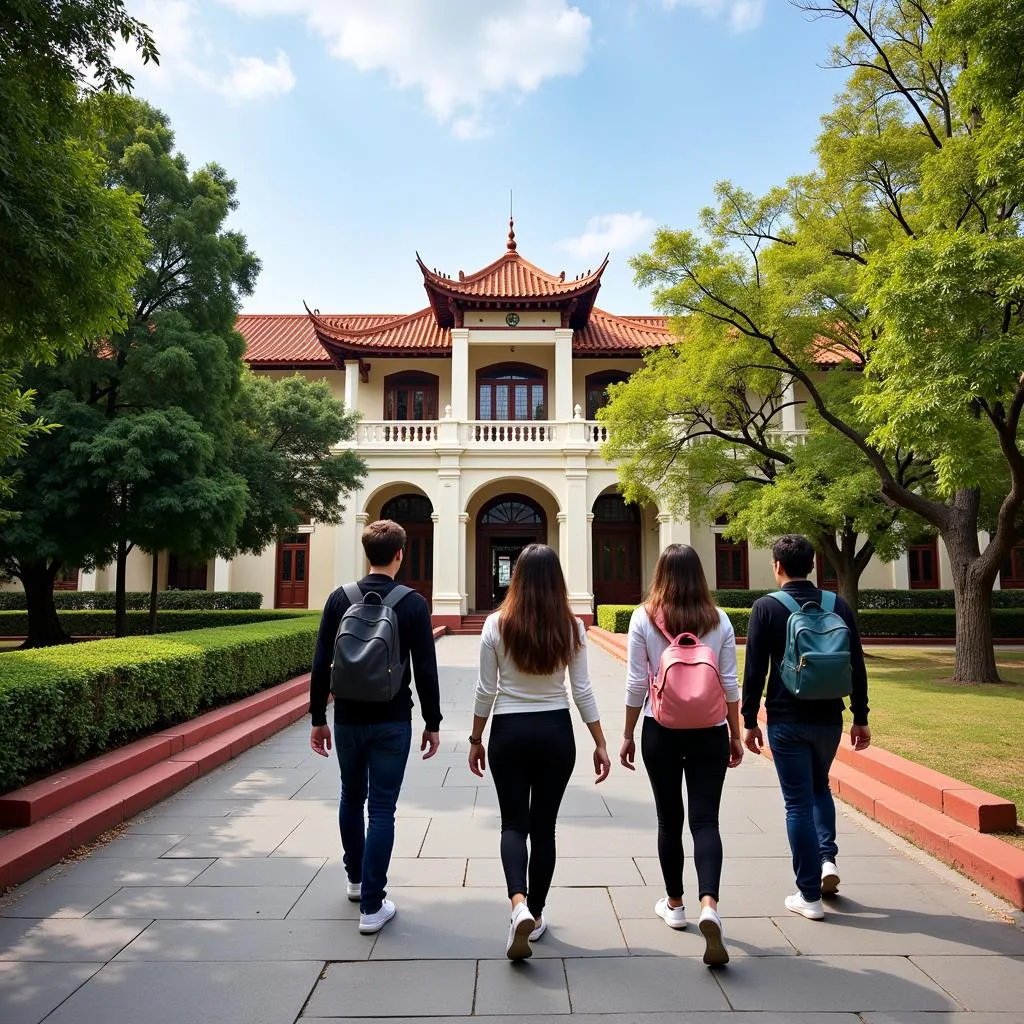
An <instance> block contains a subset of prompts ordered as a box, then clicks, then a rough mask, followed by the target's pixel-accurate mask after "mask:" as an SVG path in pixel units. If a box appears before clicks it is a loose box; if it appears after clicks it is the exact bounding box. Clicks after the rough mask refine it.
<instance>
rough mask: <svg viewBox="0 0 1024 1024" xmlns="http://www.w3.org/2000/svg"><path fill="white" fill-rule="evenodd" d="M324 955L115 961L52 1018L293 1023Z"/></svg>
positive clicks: (51, 1023) (139, 1023) (85, 1022)
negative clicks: (243, 960) (310, 958)
mask: <svg viewBox="0 0 1024 1024" xmlns="http://www.w3.org/2000/svg"><path fill="white" fill-rule="evenodd" d="M322 969H323V963H322V962H321V961H317V962H313V963H310V962H305V963H302V962H298V963H259V964H200V963H184V964H182V963H114V964H107V965H106V967H104V968H103V969H102V970H101V971H99V972H98V973H97V974H94V975H93V976H92V978H90V979H89V981H87V982H86V983H85V984H84V985H83V986H82V987H81V988H80V989H78V991H77V992H75V994H74V995H73V996H71V998H70V999H68V1000H67V1001H66V1002H65V1003H63V1004H62V1005H61V1006H60V1007H59V1008H58V1009H57V1010H56V1011H54V1013H53V1014H52V1015H51V1016H49V1017H47V1018H46V1024H111V1022H113V1021H124V1022H126V1024H127V1022H131V1024H143V1022H144V1024H182V1022H183V1021H187V1022H197V1024H198V1022H200V1021H202V1022H203V1024H292V1021H294V1020H295V1018H296V1017H297V1016H298V1013H299V1011H300V1010H301V1008H302V1004H303V1002H304V1001H305V999H306V996H307V995H308V994H309V991H310V990H311V989H312V987H313V985H314V984H315V982H316V979H317V978H318V977H319V974H320V971H321V970H322Z"/></svg>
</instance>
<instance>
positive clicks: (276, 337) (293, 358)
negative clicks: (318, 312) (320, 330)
mask: <svg viewBox="0 0 1024 1024" xmlns="http://www.w3.org/2000/svg"><path fill="white" fill-rule="evenodd" d="M235 330H236V331H238V333H239V334H241V335H242V337H243V338H245V360H246V362H247V363H249V365H250V366H256V367H263V368H266V369H270V368H272V367H273V366H275V365H280V366H297V365H301V366H308V367H316V366H323V367H324V368H329V367H332V366H333V365H334V361H333V360H332V359H331V357H330V356H329V355H328V354H327V353H326V352H325V351H324V347H323V345H321V344H320V342H319V341H318V340H317V337H316V331H314V330H313V324H312V323H311V322H310V319H309V317H308V316H306V314H305V313H301V314H299V313H242V314H241V315H240V316H239V317H238V320H237V321H236V322H235Z"/></svg>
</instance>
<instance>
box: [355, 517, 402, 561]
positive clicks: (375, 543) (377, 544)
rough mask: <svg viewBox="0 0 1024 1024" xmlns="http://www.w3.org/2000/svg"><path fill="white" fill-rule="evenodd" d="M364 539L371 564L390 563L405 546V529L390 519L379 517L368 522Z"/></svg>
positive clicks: (365, 549) (364, 547)
mask: <svg viewBox="0 0 1024 1024" xmlns="http://www.w3.org/2000/svg"><path fill="white" fill-rule="evenodd" d="M362 541H363V550H364V551H365V552H366V558H367V560H368V561H369V563H370V565H376V566H382V565H390V564H391V563H392V562H393V561H394V558H395V555H397V554H398V552H399V551H401V550H402V548H404V547H405V530H403V529H402V527H401V526H399V525H398V523H396V522H393V521H392V520H390V519H378V520H376V522H373V523H368V524H367V527H366V529H365V530H363V536H362Z"/></svg>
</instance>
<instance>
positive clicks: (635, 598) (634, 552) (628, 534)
mask: <svg viewBox="0 0 1024 1024" xmlns="http://www.w3.org/2000/svg"><path fill="white" fill-rule="evenodd" d="M593 535H594V604H595V606H597V605H602V604H639V603H640V598H641V596H642V595H641V589H642V587H641V562H640V509H639V507H638V506H636V505H627V504H626V503H625V501H623V499H622V495H620V494H604V495H602V496H601V497H600V498H598V499H597V501H595V502H594V529H593Z"/></svg>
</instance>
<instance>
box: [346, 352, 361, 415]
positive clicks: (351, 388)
mask: <svg viewBox="0 0 1024 1024" xmlns="http://www.w3.org/2000/svg"><path fill="white" fill-rule="evenodd" d="M345 411H346V412H359V360H358V359H346V360H345Z"/></svg>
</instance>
